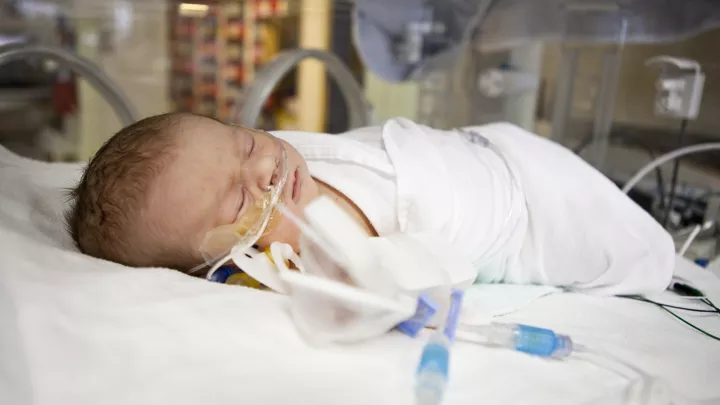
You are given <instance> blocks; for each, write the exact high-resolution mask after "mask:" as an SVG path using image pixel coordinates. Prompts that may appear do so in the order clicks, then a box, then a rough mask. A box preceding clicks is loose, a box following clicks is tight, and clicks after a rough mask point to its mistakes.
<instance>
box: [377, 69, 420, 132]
mask: <svg viewBox="0 0 720 405" xmlns="http://www.w3.org/2000/svg"><path fill="white" fill-rule="evenodd" d="M419 94H420V90H419V86H418V84H417V83H412V82H408V83H389V82H386V81H385V80H383V79H381V78H380V77H378V76H376V75H374V74H373V73H371V72H367V73H365V96H366V97H367V100H368V102H369V103H370V104H371V105H372V106H373V109H374V112H375V117H376V118H377V119H378V120H380V121H385V120H387V119H388V118H392V117H406V118H410V119H413V120H415V119H417V115H418V97H419Z"/></svg>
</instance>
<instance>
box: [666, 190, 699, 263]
mask: <svg viewBox="0 0 720 405" xmlns="http://www.w3.org/2000/svg"><path fill="white" fill-rule="evenodd" d="M670 201H672V199H671V200H670ZM669 208H670V207H668V209H669ZM702 228H703V227H702V226H700V225H695V227H694V228H693V230H692V232H690V236H688V237H687V239H686V240H685V243H683V245H682V247H681V248H680V251H678V256H685V253H687V251H688V249H690V246H692V243H693V241H694V240H695V238H697V236H698V235H699V234H700V232H701V231H702Z"/></svg>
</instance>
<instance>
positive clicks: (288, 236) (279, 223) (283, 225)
mask: <svg viewBox="0 0 720 405" xmlns="http://www.w3.org/2000/svg"><path fill="white" fill-rule="evenodd" d="M272 222H273V223H271V224H270V226H268V232H267V233H266V234H265V235H263V237H262V238H260V240H258V242H257V246H258V247H259V248H260V249H261V250H265V249H267V248H268V247H270V245H271V244H272V243H273V242H281V243H287V244H288V245H290V246H291V247H292V248H293V250H294V251H295V252H296V253H298V252H300V230H299V229H298V228H297V226H295V224H293V223H292V222H291V221H290V220H288V219H287V218H284V217H282V216H280V217H279V218H277V219H276V220H274V221H272Z"/></svg>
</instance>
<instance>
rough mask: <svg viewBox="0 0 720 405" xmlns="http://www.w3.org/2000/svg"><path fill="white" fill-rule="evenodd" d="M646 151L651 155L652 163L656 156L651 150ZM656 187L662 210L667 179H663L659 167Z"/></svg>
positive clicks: (656, 173) (646, 149)
mask: <svg viewBox="0 0 720 405" xmlns="http://www.w3.org/2000/svg"><path fill="white" fill-rule="evenodd" d="M645 151H646V152H647V153H648V155H650V161H651V162H652V161H653V160H655V154H654V153H653V152H652V151H651V150H650V148H645ZM655 187H656V188H657V193H658V198H659V200H660V208H664V207H665V179H664V178H663V173H662V170H660V168H659V167H656V168H655Z"/></svg>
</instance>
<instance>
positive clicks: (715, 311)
mask: <svg viewBox="0 0 720 405" xmlns="http://www.w3.org/2000/svg"><path fill="white" fill-rule="evenodd" d="M618 297H620V298H628V299H631V300H636V301H642V302H647V303H649V304H653V305H655V306H657V307H659V308H660V309H662V310H663V311H665V312H667V313H668V314H670V315H672V316H673V317H674V318H675V319H677V320H678V321H680V322H682V323H684V324H685V325H687V326H689V327H691V328H693V329H694V330H696V331H697V332H700V333H702V334H703V335H705V336H707V337H709V338H711V339H713V340H717V341H720V336H715V335H713V334H711V333H709V332H706V331H705V330H703V329H701V328H699V327H697V326H695V325H694V324H693V323H692V322H690V321H688V320H686V319H685V318H683V317H682V316H680V315H678V314H676V313H675V312H673V311H671V310H670V309H668V308H677V309H682V310H685V311H695V312H713V313H720V310H718V308H717V307H716V306H715V305H713V303H712V302H711V301H710V300H709V299H707V298H705V299H703V300H701V301H702V302H703V303H705V304H707V305H709V306H711V307H713V310H712V311H711V310H698V309H695V308H684V307H676V306H673V305H667V304H663V303H660V302H655V301H652V300H649V299H647V298H645V297H641V296H639V295H619V296H618Z"/></svg>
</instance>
